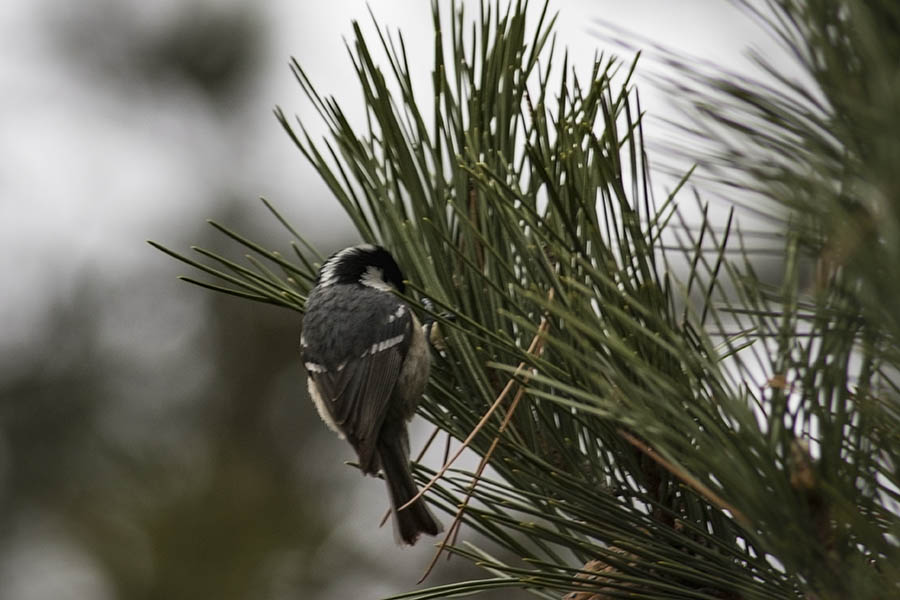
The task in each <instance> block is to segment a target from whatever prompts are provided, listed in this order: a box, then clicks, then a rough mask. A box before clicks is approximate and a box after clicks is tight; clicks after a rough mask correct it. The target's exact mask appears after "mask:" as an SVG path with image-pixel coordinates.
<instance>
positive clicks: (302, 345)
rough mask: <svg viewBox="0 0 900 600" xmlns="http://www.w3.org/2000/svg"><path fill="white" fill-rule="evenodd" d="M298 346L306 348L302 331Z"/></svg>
mask: <svg viewBox="0 0 900 600" xmlns="http://www.w3.org/2000/svg"><path fill="white" fill-rule="evenodd" d="M300 347H301V348H306V336H304V335H303V334H302V333H301V334H300Z"/></svg>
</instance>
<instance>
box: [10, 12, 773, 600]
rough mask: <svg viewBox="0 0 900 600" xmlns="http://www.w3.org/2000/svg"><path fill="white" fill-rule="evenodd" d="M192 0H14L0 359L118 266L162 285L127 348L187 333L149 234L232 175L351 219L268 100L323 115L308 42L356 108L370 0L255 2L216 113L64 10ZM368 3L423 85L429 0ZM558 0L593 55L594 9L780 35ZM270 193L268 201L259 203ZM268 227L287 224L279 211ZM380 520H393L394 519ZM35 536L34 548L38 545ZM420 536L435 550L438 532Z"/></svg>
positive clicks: (110, 277)
mask: <svg viewBox="0 0 900 600" xmlns="http://www.w3.org/2000/svg"><path fill="white" fill-rule="evenodd" d="M194 1H195V2H197V1H199V0H194ZM209 1H210V2H211V3H212V0H209ZM184 4H186V3H185V2H178V1H177V0H167V1H165V2H150V3H147V2H138V1H137V0H131V1H128V0H122V1H121V2H118V3H116V2H115V0H107V1H103V0H100V1H98V2H86V3H71V2H63V1H62V0H56V1H54V0H4V2H2V3H0V107H2V110H0V240H2V242H0V243H2V252H0V269H2V272H3V273H4V274H5V278H6V282H5V283H4V284H3V286H2V287H3V289H4V293H2V294H0V323H3V324H4V325H3V327H2V328H0V360H15V358H14V356H15V355H14V354H12V352H18V351H23V350H25V351H27V348H28V347H29V340H30V339H31V338H32V337H33V336H34V335H36V332H39V331H40V330H41V328H42V323H43V322H44V320H45V319H46V318H47V316H48V314H47V312H48V309H49V307H50V305H51V300H52V299H54V298H57V297H60V296H61V297H63V298H65V297H66V295H67V294H70V293H72V290H73V289H75V288H76V287H77V286H78V284H79V281H80V280H81V279H82V277H83V276H84V275H85V273H89V272H90V273H94V274H98V275H100V276H101V279H102V280H105V281H106V282H109V283H111V282H116V281H120V280H121V281H126V282H129V284H131V283H133V282H140V284H141V285H143V286H146V291H147V293H148V294H156V295H159V294H160V293H162V296H161V298H162V300H161V301H160V303H159V304H157V305H155V306H154V307H152V308H150V309H148V310H147V311H145V312H144V313H142V314H135V311H134V310H129V309H127V307H124V306H123V307H122V310H121V311H118V313H117V312H116V311H112V312H113V313H116V314H112V315H110V317H109V319H112V320H111V321H110V322H109V326H108V327H107V328H106V331H107V335H108V337H109V343H110V344H114V345H116V347H121V349H122V352H125V353H127V352H146V351H147V348H146V346H147V345H148V343H147V341H146V339H147V338H144V339H145V341H144V349H143V350H140V349H139V348H138V347H137V343H136V342H135V340H136V338H137V337H138V336H137V334H136V331H138V330H139V331H141V332H143V334H146V335H152V336H155V337H151V338H150V340H151V343H150V344H149V345H154V343H152V340H157V342H158V343H159V344H163V343H164V340H167V339H169V340H170V339H172V338H173V337H175V338H177V336H184V335H187V334H186V333H185V330H187V329H189V328H190V325H187V323H189V321H190V318H189V315H190V311H191V310H193V309H194V308H196V307H197V306H198V302H199V300H197V298H198V296H199V295H200V294H202V292H199V291H198V290H194V289H190V288H188V287H187V286H184V285H183V284H180V283H176V282H175V281H174V279H173V276H174V274H176V273H180V272H185V271H186V269H182V268H179V267H176V266H175V265H174V264H173V261H171V260H170V259H168V258H166V257H163V256H162V255H160V254H159V253H158V252H156V251H155V250H153V249H151V248H150V247H149V246H147V245H146V244H145V240H146V239H155V240H159V241H161V242H163V243H166V244H168V245H173V246H175V247H179V248H186V247H187V246H188V245H189V244H191V243H193V242H195V241H196V240H193V239H190V237H188V236H189V235H191V234H190V233H189V232H191V231H196V228H197V227H198V226H201V225H202V223H203V221H204V219H205V218H207V217H208V216H209V215H210V214H211V213H212V211H213V209H214V208H215V206H213V205H212V204H211V202H214V200H211V199H214V198H216V197H217V195H218V196H220V197H222V198H223V200H224V199H226V198H225V195H226V192H231V191H232V190H234V189H235V188H236V189H237V193H238V194H240V198H241V199H242V200H244V201H246V203H248V204H253V203H255V202H256V197H258V196H265V197H267V198H269V199H270V200H272V201H273V202H274V203H275V204H276V206H278V207H280V208H281V209H282V210H283V212H284V214H285V215H286V216H287V217H288V218H289V219H290V220H291V221H292V222H293V223H294V224H295V225H296V226H297V227H298V229H299V230H300V231H301V232H307V233H309V235H310V238H311V239H312V240H313V241H314V242H318V243H321V244H323V245H324V244H327V240H328V239H330V238H332V237H336V236H337V237H338V239H342V240H343V239H347V238H348V237H349V235H350V234H349V232H347V231H346V230H345V231H344V232H343V233H342V234H340V235H338V234H337V230H338V228H341V227H346V223H347V222H346V220H345V219H344V218H343V217H342V216H341V215H340V213H339V211H338V208H337V204H336V203H335V202H331V201H329V200H328V199H327V191H326V190H325V188H324V185H323V184H322V183H321V182H320V181H319V180H318V178H317V177H316V176H315V174H314V173H313V172H312V170H311V169H310V168H309V167H308V166H306V164H305V162H304V159H303V158H302V156H301V155H300V154H299V152H298V151H297V150H296V149H295V148H294V147H293V146H292V144H291V142H290V141H289V140H288V138H287V136H286V135H284V133H283V132H282V130H281V128H280V126H279V125H278V124H277V122H276V121H275V119H274V117H273V116H272V112H271V111H272V108H273V107H274V106H275V105H276V104H279V105H281V106H282V107H283V108H284V109H285V111H286V112H287V113H288V114H294V113H296V114H299V115H300V116H301V117H302V118H304V119H306V121H307V122H309V123H311V124H312V123H313V116H312V113H311V111H310V108H309V106H308V104H306V103H305V102H304V101H303V98H302V94H301V92H300V89H299V87H298V86H297V85H296V83H295V82H294V80H293V78H292V76H291V74H290V72H289V70H288V68H287V61H288V58H289V57H290V56H296V57H297V59H298V60H299V61H300V63H301V64H302V65H303V66H304V68H305V69H307V71H308V73H309V75H310V77H311V79H312V80H313V81H314V82H316V83H317V84H318V85H319V87H320V91H323V92H325V93H331V94H334V95H335V96H337V97H338V98H339V99H341V102H342V104H343V105H344V106H345V108H348V109H350V112H351V114H352V113H353V107H354V106H355V107H356V111H357V114H359V107H360V105H359V102H360V100H359V97H360V96H359V93H358V91H357V90H358V86H357V84H356V83H355V80H354V73H353V71H352V68H351V65H350V63H349V60H348V58H347V54H346V51H345V49H344V47H343V41H342V37H349V36H350V35H351V31H352V30H351V26H350V20H351V18H357V19H359V20H360V21H362V22H363V24H364V26H365V28H366V29H367V30H370V29H369V23H370V21H369V16H368V14H367V11H366V3H365V2H363V1H362V0H333V1H331V2H302V1H296V0H295V1H289V0H277V1H276V0H273V1H269V2H262V3H259V8H260V10H261V11H262V12H263V14H264V19H263V26H264V27H265V28H266V31H265V32H264V36H263V39H264V40H265V44H266V46H265V48H264V60H265V66H264V67H263V69H262V72H260V73H257V74H256V75H255V77H256V82H257V83H256V84H255V86H254V93H253V94H252V95H251V96H250V97H246V98H240V99H239V101H238V102H237V103H236V105H235V106H232V107H230V109H229V110H227V111H220V112H218V113H216V112H213V111H211V110H210V107H209V105H208V104H206V103H205V102H204V101H203V99H202V98H200V97H198V96H197V95H196V94H195V93H193V92H192V91H191V90H190V89H188V88H178V87H177V86H175V87H171V86H170V87H167V88H166V89H157V88H154V87H152V86H146V87H137V88H134V87H125V86H123V87H120V88H116V87H115V86H114V85H113V86H111V84H110V82H109V81H107V80H105V79H104V78H103V77H101V75H100V73H99V72H98V71H96V70H93V69H92V68H91V65H84V64H73V61H72V60H70V58H69V57H68V56H66V55H65V54H64V45H63V44H61V43H60V41H59V40H58V39H55V38H54V35H55V34H54V32H55V31H57V30H56V29H54V27H53V24H54V23H60V22H68V21H69V20H72V21H85V22H90V21H91V20H92V19H96V18H97V15H96V14H92V13H90V11H96V10H112V8H111V7H114V6H115V7H116V9H117V10H119V11H120V12H121V14H123V15H129V17H128V18H130V19H133V20H134V21H133V22H136V23H138V26H139V27H138V28H139V29H141V30H144V31H148V32H152V31H154V30H156V29H159V28H162V27H165V25H166V23H167V22H168V20H169V19H171V18H172V16H173V15H177V14H179V10H181V7H183V5H184ZM232 4H238V3H237V0H233V2H232ZM370 4H371V6H372V9H373V11H374V12H375V14H376V15H377V16H378V18H379V19H380V21H381V22H382V23H383V24H385V25H387V26H388V27H390V28H391V29H392V30H396V29H397V28H399V29H400V30H402V32H403V34H404V36H405V39H406V43H407V48H408V49H409V50H411V52H410V58H411V66H412V68H413V71H414V72H418V73H419V74H420V76H421V79H422V84H421V89H422V91H423V92H426V93H427V90H428V89H429V86H430V83H429V80H428V77H429V73H430V66H431V65H430V60H431V50H430V47H431V41H432V30H431V16H430V3H429V2H425V1H422V0H404V1H391V2H387V1H383V0H382V1H379V0H371V1H370ZM467 4H468V5H471V6H477V3H472V2H469V3H467ZM533 4H534V5H535V6H536V5H537V3H536V2H533ZM442 5H444V6H446V5H448V3H442ZM551 7H552V9H556V10H558V11H560V15H559V21H558V26H557V30H558V32H559V41H560V42H561V43H563V44H564V45H565V46H567V47H568V48H569V51H570V61H571V62H574V63H575V64H583V65H584V68H588V67H589V64H590V61H591V60H592V57H593V55H594V53H595V51H596V50H597V48H598V47H599V46H600V43H601V42H600V40H599V39H598V37H597V36H596V34H595V32H596V31H598V30H599V27H598V26H597V24H596V21H597V20H603V21H607V22H610V23H613V24H614V26H615V27H619V28H621V29H622V30H623V31H626V30H632V31H636V32H639V33H640V34H641V35H642V36H643V37H646V38H648V39H650V40H653V41H655V42H657V43H659V44H661V45H663V46H669V47H671V48H674V49H677V50H682V51H685V52H688V53H692V54H696V55H698V56H701V57H705V58H707V59H709V60H713V61H716V62H719V63H720V64H721V65H722V66H725V67H730V68H742V66H743V67H746V65H747V64H748V63H747V61H746V60H745V59H743V58H742V53H743V51H744V49H745V48H746V47H747V46H748V45H751V44H752V45H757V46H762V45H765V44H766V43H767V42H766V40H765V37H764V36H763V35H762V34H761V33H760V31H759V30H758V29H757V28H756V27H755V26H754V25H753V24H752V23H750V22H749V20H747V19H746V18H745V17H742V16H740V15H739V13H738V12H737V11H736V10H735V9H734V8H733V7H732V5H731V3H729V2H728V1H727V0H718V1H716V0H694V1H687V0H681V1H678V2H676V1H674V0H630V1H621V0H605V1H604V0H594V1H590V0H556V1H554V2H552V3H551ZM116 33H117V32H115V31H107V32H105V35H98V37H97V39H96V40H94V41H92V43H96V44H97V47H98V49H99V51H100V52H101V53H102V51H103V48H104V44H106V43H107V42H108V41H109V39H111V38H110V36H113V37H114V36H115V34H116ZM641 94H642V101H643V104H644V107H645V108H646V109H648V110H649V111H650V113H651V114H659V115H663V116H665V115H667V114H669V113H667V111H668V110H669V103H668V99H667V98H666V97H665V96H662V95H660V94H659V93H656V92H655V91H654V90H652V89H649V88H646V87H643V88H641ZM669 116H671V115H669ZM313 131H315V128H314V127H313ZM227 199H230V198H227ZM258 210H259V214H260V216H261V218H265V214H264V212H263V209H262V207H259V209H258ZM271 231H273V232H277V231H279V230H278V228H277V227H276V226H273V227H272V228H271ZM280 241H281V240H279V243H280ZM151 290H152V292H151ZM144 306H145V307H146V304H145V305H144ZM185 307H187V308H185ZM185 311H187V312H185ZM194 326H195V327H196V325H194ZM367 483H369V484H370V485H371V486H374V487H377V486H375V484H374V483H373V482H372V481H368V482H367ZM380 491H381V490H380V489H379V490H378V492H380ZM370 505H371V502H362V501H361V502H360V505H359V506H357V507H356V508H357V509H358V510H357V511H356V512H357V518H358V520H359V521H363V520H364V521H365V522H366V523H370V522H371V519H372V515H373V514H374V513H378V514H380V513H381V511H382V509H383V507H382V506H381V505H378V506H376V507H374V508H372V507H371V506H370ZM355 527H356V524H353V523H350V524H348V525H347V528H346V531H345V532H343V533H342V532H339V535H343V534H344V533H346V534H347V535H355V534H354V533H353V532H354V531H356V529H355ZM41 535H45V536H50V537H52V536H53V535H54V534H52V533H47V532H41ZM384 535H385V536H386V537H388V538H389V537H390V535H391V534H390V531H389V530H388V529H387V528H386V529H385V532H384ZM28 543H29V544H32V545H33V543H34V541H33V540H31V541H29V542H28ZM32 545H27V546H25V548H26V549H27V550H28V551H29V552H30V551H31V550H32ZM423 550H424V554H425V555H427V553H428V549H423ZM60 552H61V553H62V554H60ZM69 554H71V553H69ZM69 554H66V552H65V548H64V547H63V549H62V550H59V552H57V553H56V554H54V553H50V554H45V555H43V556H42V557H40V559H41V560H43V561H44V563H43V564H42V565H41V566H46V567H48V568H50V567H52V566H53V565H54V564H56V563H59V562H62V563H65V562H66V560H67V559H66V556H69ZM25 556H27V557H29V560H30V561H31V559H33V558H34V556H33V555H32V554H27V555H25ZM407 556H410V555H407ZM20 558H21V557H18V558H16V557H12V558H10V557H6V558H3V557H0V559H2V560H0V572H4V573H6V572H11V571H10V569H12V567H10V565H16V564H19V563H18V562H16V561H18V560H19V559H20ZM70 558H71V557H70ZM420 558H421V555H420ZM35 560H37V559H35ZM411 560H417V561H418V562H421V561H419V559H411ZM10 561H13V562H10ZM54 561H55V562H54ZM32 562H33V561H32ZM89 567H90V565H88V567H84V569H88V570H89ZM84 569H82V570H81V571H79V573H80V575H78V576H79V577H81V578H82V579H81V580H82V581H85V582H86V583H85V585H87V586H88V587H89V589H90V590H91V591H90V593H89V594H88V595H87V596H85V595H78V594H76V596H77V597H79V598H82V597H98V598H103V597H107V596H108V594H107V593H106V592H103V590H104V589H105V588H104V587H103V583H102V581H101V582H99V583H98V581H97V580H96V578H92V576H89V575H90V573H88V575H85V573H86V571H85V570H84ZM15 570H16V569H12V571H15ZM39 570H43V571H44V572H46V570H44V569H39ZM32 575H33V574H31V573H29V574H27V576H26V575H24V574H23V576H22V577H20V578H18V579H15V581H12V583H9V584H8V586H7V587H5V588H2V589H0V591H2V590H6V592H10V593H14V596H13V597H14V598H16V599H18V598H37V597H40V596H41V595H42V593H43V592H42V591H41V589H31V588H29V587H28V585H29V582H40V581H41V578H40V577H33V576H32ZM51 583H52V586H53V589H57V587H59V581H58V580H54V581H52V582H49V583H47V585H50V584H51ZM16 586H24V587H16ZM63 588H65V586H63ZM70 589H73V588H70ZM75 589H77V588H75ZM97 590H100V591H97ZM44 591H46V590H44ZM374 591H383V592H386V591H387V590H374ZM76 596H71V597H76ZM4 597H9V596H6V595H5V594H4ZM57 597H69V596H57Z"/></svg>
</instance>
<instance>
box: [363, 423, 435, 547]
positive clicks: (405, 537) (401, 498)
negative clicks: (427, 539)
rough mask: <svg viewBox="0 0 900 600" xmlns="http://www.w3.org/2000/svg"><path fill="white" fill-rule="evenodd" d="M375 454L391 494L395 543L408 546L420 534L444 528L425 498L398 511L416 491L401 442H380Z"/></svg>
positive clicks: (390, 440) (430, 533)
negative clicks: (378, 458)
mask: <svg viewBox="0 0 900 600" xmlns="http://www.w3.org/2000/svg"><path fill="white" fill-rule="evenodd" d="M378 455H379V457H380V458H381V468H382V470H383V472H384V479H385V481H386V482H387V488H388V494H390V497H391V509H392V512H393V513H394V537H395V538H396V540H397V543H401V544H409V545H410V546H411V545H413V544H415V543H416V540H417V539H419V535H421V534H423V533H427V534H428V535H437V534H438V533H440V532H441V531H442V530H443V527H442V526H441V524H440V523H439V522H438V520H437V519H435V518H434V515H432V514H431V511H430V510H428V506H426V505H425V499H424V498H419V499H418V500H416V501H415V502H413V503H412V504H411V505H410V506H407V507H406V508H404V509H403V510H399V511H398V510H397V509H398V508H400V507H401V506H403V505H404V504H406V503H407V502H409V501H410V500H411V499H412V498H413V497H415V495H416V494H417V493H418V492H419V490H418V488H416V484H415V482H414V481H413V479H412V474H410V472H409V456H408V455H407V452H406V450H405V447H404V444H403V441H402V440H401V439H399V438H397V437H393V438H392V439H386V440H383V441H379V444H378Z"/></svg>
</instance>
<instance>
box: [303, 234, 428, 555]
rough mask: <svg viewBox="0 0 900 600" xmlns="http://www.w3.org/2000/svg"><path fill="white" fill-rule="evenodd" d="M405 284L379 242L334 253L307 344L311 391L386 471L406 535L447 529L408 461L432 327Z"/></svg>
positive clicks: (311, 309) (411, 538) (306, 322)
mask: <svg viewBox="0 0 900 600" xmlns="http://www.w3.org/2000/svg"><path fill="white" fill-rule="evenodd" d="M394 290H396V291H399V292H403V291H404V284H403V275H402V273H401V272H400V268H399V267H398V266H397V263H396V262H395V261H394V258H393V257H392V256H391V255H390V253H388V251H387V250H385V249H384V248H382V247H380V246H373V245H370V244H364V245H360V246H352V247H350V248H345V249H343V250H341V251H340V252H337V253H335V254H333V255H332V256H331V257H330V258H329V259H328V260H327V261H325V264H323V265H322V268H321V269H320V270H319V275H318V278H317V279H316V284H315V287H313V289H312V291H311V292H310V294H309V297H308V299H307V301H306V312H305V314H304V316H303V334H302V336H301V338H300V346H301V350H302V353H303V363H304V366H305V367H306V371H307V374H308V375H309V379H308V382H309V383H308V385H309V394H310V396H312V398H313V401H314V402H315V404H316V408H317V409H318V411H319V415H320V416H321V417H322V420H323V421H325V423H326V424H327V425H328V426H329V427H330V428H331V429H333V430H334V431H336V432H337V433H338V435H339V436H341V437H342V438H346V439H347V440H348V441H349V442H350V444H351V445H352V446H353V449H354V450H356V454H357V456H358V457H359V466H360V469H361V470H362V472H363V473H365V474H367V475H376V474H377V473H378V471H379V469H380V470H381V471H382V473H383V474H384V479H385V481H386V482H387V488H388V493H389V495H390V500H391V507H392V509H393V515H394V533H395V538H397V541H398V543H406V544H414V543H415V542H416V540H417V539H418V537H419V535H420V534H422V533H427V534H429V535H436V534H438V533H439V532H440V531H441V529H442V528H441V525H440V523H439V522H438V521H437V520H436V519H435V518H434V516H433V515H432V514H431V512H430V511H429V510H428V507H427V506H426V505H425V501H424V499H422V498H420V499H419V500H417V501H416V502H415V503H413V504H412V505H410V506H409V507H407V508H405V509H403V510H401V511H397V508H399V507H401V506H403V505H404V504H406V503H407V502H408V501H409V500H410V499H412V498H413V497H414V496H415V495H416V494H417V493H418V489H417V488H416V484H415V482H414V481H413V479H412V475H411V474H410V471H409V437H408V435H407V430H406V422H407V421H408V420H409V419H411V418H412V416H413V414H414V413H415V410H416V406H417V405H418V403H419V400H420V398H421V397H422V393H423V392H424V390H425V384H426V383H427V381H428V369H429V365H430V362H431V356H430V354H429V348H428V343H427V341H426V335H425V332H424V331H423V328H422V325H421V324H420V323H419V320H418V319H417V318H416V315H415V314H413V312H412V310H410V308H409V306H407V304H406V303H405V302H403V301H402V300H401V299H400V298H399V297H397V295H395V294H394V293H392V292H393V291H394Z"/></svg>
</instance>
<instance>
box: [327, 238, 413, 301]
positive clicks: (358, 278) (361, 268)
mask: <svg viewBox="0 0 900 600" xmlns="http://www.w3.org/2000/svg"><path fill="white" fill-rule="evenodd" d="M348 283H359V284H361V285H368V286H371V287H374V288H379V289H387V288H388V286H390V287H393V288H394V289H395V290H397V291H398V292H400V293H403V292H404V291H405V290H406V286H404V285H403V273H402V272H401V271H400V267H398V266H397V262H396V261H395V260H394V257H393V256H391V253H390V252H388V251H387V250H385V249H384V248H382V247H381V246H373V245H372V244H361V245H359V246H350V247H349V248H344V249H343V250H341V251H339V252H335V253H334V254H332V255H331V256H330V257H329V258H328V260H326V261H325V264H324V265H322V268H321V269H320V270H319V277H318V278H317V279H316V285H320V286H329V285H334V284H348Z"/></svg>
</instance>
